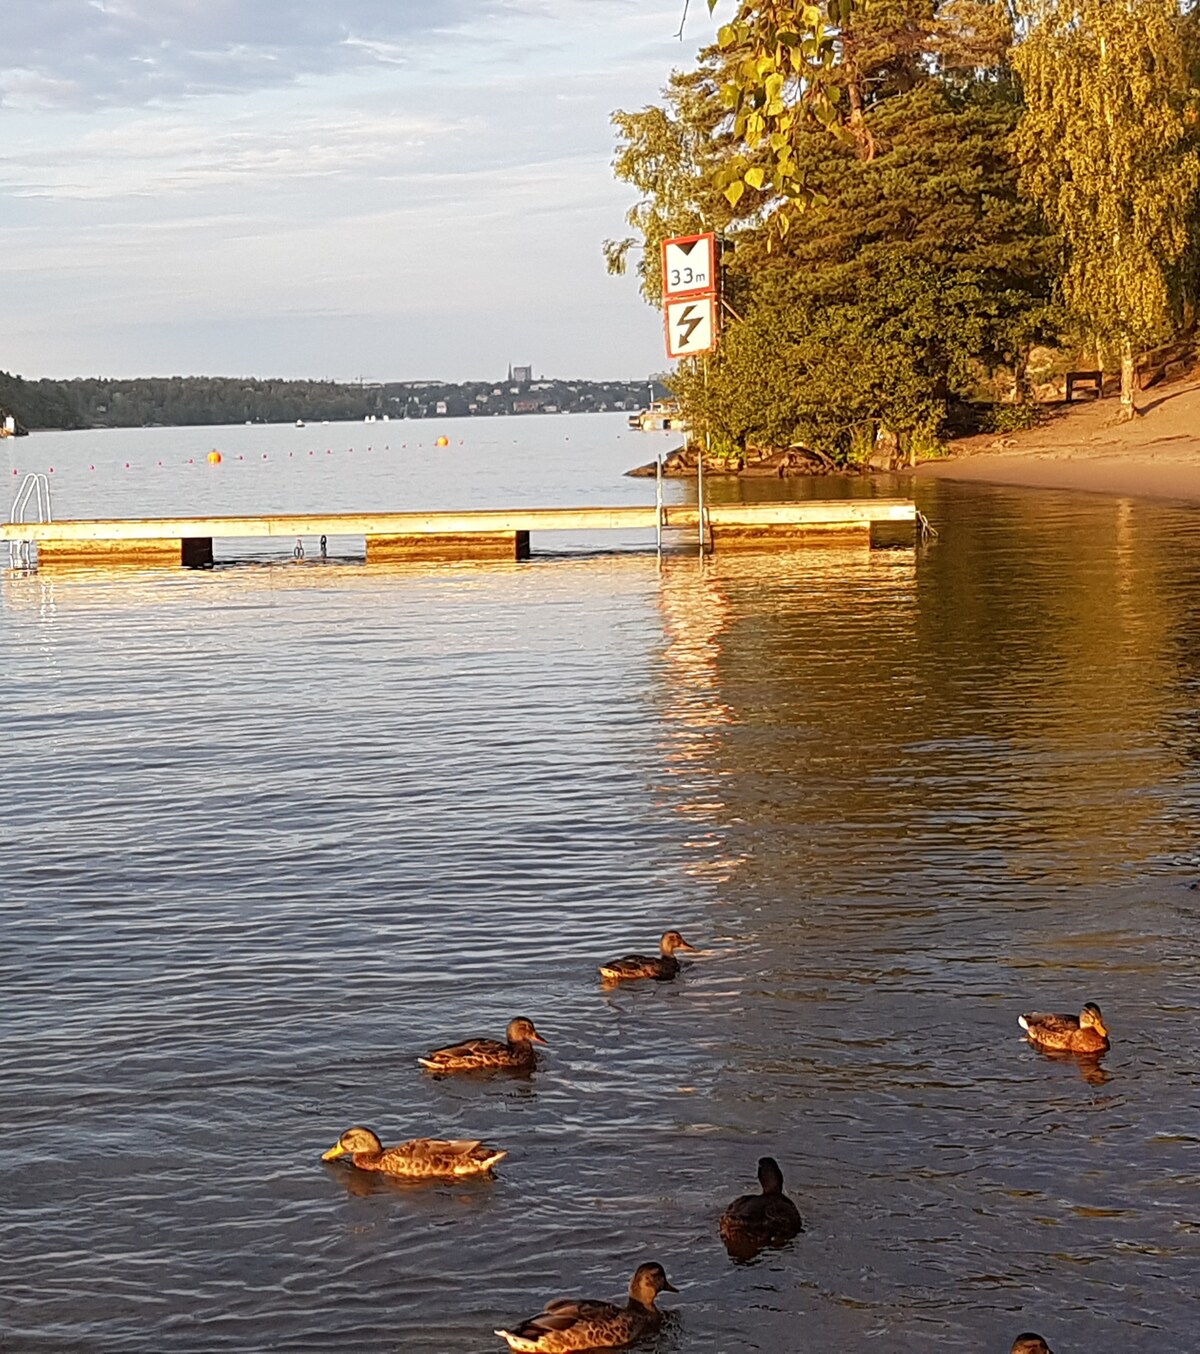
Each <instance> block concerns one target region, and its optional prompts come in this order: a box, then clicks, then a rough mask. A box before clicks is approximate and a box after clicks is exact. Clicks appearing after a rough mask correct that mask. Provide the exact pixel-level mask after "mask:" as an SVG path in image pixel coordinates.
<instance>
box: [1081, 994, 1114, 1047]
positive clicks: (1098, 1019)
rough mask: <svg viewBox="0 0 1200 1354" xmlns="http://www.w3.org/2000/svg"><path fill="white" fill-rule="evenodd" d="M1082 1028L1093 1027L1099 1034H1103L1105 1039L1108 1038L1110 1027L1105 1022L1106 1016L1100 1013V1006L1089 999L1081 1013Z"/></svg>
mask: <svg viewBox="0 0 1200 1354" xmlns="http://www.w3.org/2000/svg"><path fill="white" fill-rule="evenodd" d="M1079 1027H1080V1029H1093V1030H1095V1031H1096V1033H1097V1034H1102V1035H1103V1036H1104V1037H1105V1039H1107V1038H1108V1027H1107V1026H1106V1025H1105V1023H1104V1017H1103V1016H1102V1015H1101V1014H1100V1008H1099V1006H1097V1005H1096V1003H1095V1002H1094V1001H1089V1002H1088V1003H1087V1005H1086V1006H1084V1008H1083V1010H1082V1011H1080V1013H1079Z"/></svg>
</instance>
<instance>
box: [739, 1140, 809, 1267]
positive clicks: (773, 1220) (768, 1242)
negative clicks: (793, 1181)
mask: <svg viewBox="0 0 1200 1354" xmlns="http://www.w3.org/2000/svg"><path fill="white" fill-rule="evenodd" d="M758 1183H759V1184H760V1185H761V1186H762V1193H761V1194H743V1195H741V1196H740V1197H739V1198H737V1199H735V1200H734V1201H733V1203H731V1204H730V1205H729V1207H728V1208H727V1209H726V1210H725V1212H724V1213H722V1214H721V1239H722V1240H723V1241H724V1242H725V1244H726V1245H727V1246H732V1247H734V1248H736V1249H737V1250H738V1251H739V1252H741V1251H742V1250H744V1249H745V1248H747V1247H753V1248H757V1247H760V1246H778V1245H782V1244H783V1243H784V1242H785V1241H790V1240H791V1239H792V1237H794V1236H795V1235H796V1233H797V1232H800V1231H802V1230H803V1227H804V1224H803V1222H802V1220H801V1218H800V1210H799V1209H798V1208H797V1207H796V1205H795V1204H794V1203H792V1201H791V1200H790V1199H789V1198H788V1197H787V1195H786V1194H785V1193H784V1192H783V1172H782V1171H781V1170H780V1169H779V1162H777V1161H776V1160H775V1158H774V1157H759V1159H758Z"/></svg>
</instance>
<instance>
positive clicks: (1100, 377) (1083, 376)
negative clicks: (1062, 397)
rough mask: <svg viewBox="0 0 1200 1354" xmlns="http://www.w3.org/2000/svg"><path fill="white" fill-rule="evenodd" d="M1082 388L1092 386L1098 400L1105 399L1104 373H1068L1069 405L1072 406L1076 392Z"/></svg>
mask: <svg viewBox="0 0 1200 1354" xmlns="http://www.w3.org/2000/svg"><path fill="white" fill-rule="evenodd" d="M1080 386H1090V387H1091V388H1092V389H1093V390H1094V391H1095V392H1096V398H1097V399H1098V400H1102V399H1103V398H1104V373H1103V372H1102V371H1069V372H1067V403H1068V404H1070V403H1071V400H1072V399H1073V398H1074V396H1075V391H1076V389H1077V388H1078V387H1080Z"/></svg>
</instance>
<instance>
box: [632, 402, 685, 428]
mask: <svg viewBox="0 0 1200 1354" xmlns="http://www.w3.org/2000/svg"><path fill="white" fill-rule="evenodd" d="M629 426H630V428H632V429H633V431H634V432H643V433H651V432H686V431H687V421H686V420H685V419H684V417H683V415H682V414H681V413H680V411H679V402H678V401H677V400H651V401H650V404H649V405H648V406H647V407H646V408H645V409H643V410H642V411H641V412H640V413H637V414H630V415H629Z"/></svg>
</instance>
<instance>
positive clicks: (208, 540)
mask: <svg viewBox="0 0 1200 1354" xmlns="http://www.w3.org/2000/svg"><path fill="white" fill-rule="evenodd" d="M179 562H180V564H182V565H183V567H184V568H185V569H211V568H212V567H213V549H212V537H211V536H185V537H184V538H183V540H182V541H181V542H180V543H179Z"/></svg>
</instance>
